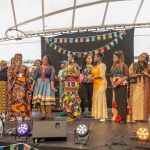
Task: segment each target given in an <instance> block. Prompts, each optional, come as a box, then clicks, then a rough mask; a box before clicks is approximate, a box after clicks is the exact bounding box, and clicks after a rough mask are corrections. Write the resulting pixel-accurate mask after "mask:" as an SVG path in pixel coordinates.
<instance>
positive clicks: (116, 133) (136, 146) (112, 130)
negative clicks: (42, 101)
mask: <svg viewBox="0 0 150 150" xmlns="http://www.w3.org/2000/svg"><path fill="white" fill-rule="evenodd" d="M59 114H60V113H53V117H54V119H55V120H62V119H65V118H64V117H61V116H60V115H59ZM38 116H39V115H38V113H37V112H34V113H33V118H34V120H36V119H38ZM27 123H29V124H30V126H31V127H32V124H33V120H31V121H28V122H27ZM81 123H84V124H86V125H88V126H89V127H90V128H91V132H90V136H89V142H88V144H87V145H79V144H74V130H75V128H76V127H77V126H78V125H79V124H81ZM18 124H19V121H18V122H15V123H12V122H6V123H5V130H8V129H10V128H15V127H16V126H17V125H18ZM139 127H146V128H148V129H149V130H150V123H149V122H138V123H136V124H119V123H115V122H111V121H110V120H108V121H106V122H99V121H98V120H93V119H91V118H81V119H78V120H76V121H75V122H68V123H67V141H45V142H44V141H43V142H40V143H39V144H38V145H35V144H34V143H33V141H32V137H31V138H30V139H29V140H28V141H27V142H26V143H27V144H28V145H30V146H32V147H35V148H38V149H40V150H56V149H65V150H69V149H70V150H71V149H90V150H93V149H98V150H128V149H129V150H131V149H132V150H142V149H143V148H140V147H143V146H144V147H145V148H146V149H150V144H149V143H147V144H145V145H143V144H141V142H140V143H139V142H136V141H135V140H131V135H132V133H133V132H135V131H136V130H137V129H138V128H139ZM118 141H120V142H121V143H120V144H119V142H118ZM12 143H16V141H15V138H14V136H8V135H6V136H5V137H3V138H1V139H0V145H9V144H12ZM117 143H118V144H117Z"/></svg>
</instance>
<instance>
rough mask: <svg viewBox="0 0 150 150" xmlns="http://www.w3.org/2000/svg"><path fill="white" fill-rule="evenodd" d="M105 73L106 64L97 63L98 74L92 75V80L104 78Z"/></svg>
mask: <svg viewBox="0 0 150 150" xmlns="http://www.w3.org/2000/svg"><path fill="white" fill-rule="evenodd" d="M105 74H106V65H105V64H104V63H102V64H100V65H99V75H98V76H95V77H92V78H93V80H95V79H104V78H105Z"/></svg>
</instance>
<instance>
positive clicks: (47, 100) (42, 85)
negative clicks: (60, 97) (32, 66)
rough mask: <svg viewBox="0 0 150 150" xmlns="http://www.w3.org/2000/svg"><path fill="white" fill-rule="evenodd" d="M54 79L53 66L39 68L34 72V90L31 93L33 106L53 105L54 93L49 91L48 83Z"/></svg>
mask: <svg viewBox="0 0 150 150" xmlns="http://www.w3.org/2000/svg"><path fill="white" fill-rule="evenodd" d="M54 78H55V70H54V67H53V66H48V67H43V66H40V67H38V68H37V69H36V71H35V80H36V84H35V88H34V92H33V104H37V103H38V104H40V105H55V93H54V91H52V89H51V84H50V82H51V81H52V80H54Z"/></svg>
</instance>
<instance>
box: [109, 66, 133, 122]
mask: <svg viewBox="0 0 150 150" xmlns="http://www.w3.org/2000/svg"><path fill="white" fill-rule="evenodd" d="M128 75H129V72H128V66H127V65H126V64H124V67H123V69H121V68H120V67H118V66H115V67H114V69H113V70H111V72H110V77H111V78H113V81H114V82H117V81H118V80H120V79H121V78H123V77H125V76H127V77H128ZM112 121H116V122H120V121H127V122H129V121H130V111H129V103H128V82H127V80H125V81H123V82H122V83H121V84H120V85H119V86H117V87H116V88H113V100H112Z"/></svg>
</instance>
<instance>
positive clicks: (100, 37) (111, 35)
mask: <svg viewBox="0 0 150 150" xmlns="http://www.w3.org/2000/svg"><path fill="white" fill-rule="evenodd" d="M119 34H122V35H125V32H124V31H116V32H111V33H107V34H101V35H92V36H86V37H75V38H66V37H65V38H62V37H61V38H58V37H57V38H55V37H50V38H48V40H49V42H54V43H55V44H56V43H82V42H91V41H92V42H95V41H101V40H107V39H112V38H116V37H118V35H119Z"/></svg>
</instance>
